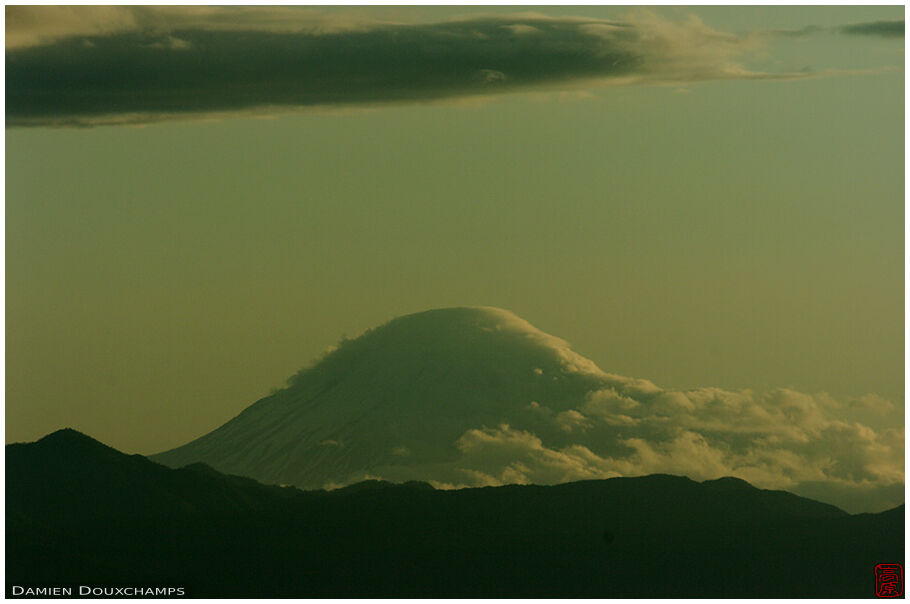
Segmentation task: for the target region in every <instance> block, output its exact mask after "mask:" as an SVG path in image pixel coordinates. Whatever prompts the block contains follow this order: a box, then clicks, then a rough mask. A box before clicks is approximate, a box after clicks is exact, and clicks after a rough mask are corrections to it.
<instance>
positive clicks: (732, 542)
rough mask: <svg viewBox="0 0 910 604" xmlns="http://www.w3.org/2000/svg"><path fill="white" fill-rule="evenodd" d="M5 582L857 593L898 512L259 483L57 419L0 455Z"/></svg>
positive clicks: (684, 486)
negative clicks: (138, 450) (126, 447)
mask: <svg viewBox="0 0 910 604" xmlns="http://www.w3.org/2000/svg"><path fill="white" fill-rule="evenodd" d="M6 476H7V478H6V480H7V484H6V487H7V489H6V493H7V501H6V523H7V524H6V530H7V532H6V561H7V562H6V565H7V567H6V580H7V595H8V596H9V595H12V591H11V590H12V586H14V585H18V586H47V585H55V586H66V585H73V586H75V585H105V586H136V585H149V586H171V587H182V588H183V589H184V590H185V594H186V596H188V597H303V598H313V597H871V596H872V595H873V593H874V591H873V590H874V579H873V568H874V566H875V564H877V563H880V562H892V563H893V562H898V563H903V555H904V549H903V548H904V545H903V543H904V541H903V535H904V509H903V506H900V507H899V508H895V509H893V510H890V511H887V512H882V513H879V514H860V515H849V514H847V513H845V512H843V511H841V510H839V509H837V508H835V507H833V506H831V505H827V504H823V503H819V502H816V501H812V500H808V499H805V498H802V497H798V496H796V495H793V494H790V493H786V492H781V491H767V490H761V489H757V488H755V487H753V486H751V485H749V484H748V483H746V482H744V481H742V480H739V479H735V478H723V479H719V480H711V481H704V482H700V483H699V482H695V481H692V480H689V479H687V478H683V477H677V476H668V475H653V476H645V477H639V478H613V479H607V480H595V481H582V482H574V483H568V484H561V485H554V486H540V485H511V486H502V487H487V488H473V489H461V490H436V489H434V488H432V487H431V486H430V485H427V484H425V483H408V484H402V485H395V484H391V483H387V482H382V481H368V482H363V483H359V484H356V485H352V486H350V487H347V488H343V489H337V490H335V491H301V490H298V489H296V488H292V487H277V486H266V485H263V484H260V483H258V482H256V481H254V480H251V479H248V478H240V477H236V476H228V475H224V474H221V473H219V472H217V471H215V470H213V469H212V468H210V467H208V466H205V465H202V464H194V465H192V466H189V467H186V468H182V469H170V468H167V467H165V466H162V465H159V464H156V463H154V462H151V461H149V460H148V459H146V458H144V457H142V456H138V455H124V454H122V453H119V452H118V451H116V450H114V449H111V448H110V447H107V446H105V445H103V444H101V443H99V442H97V441H95V440H93V439H91V438H89V437H88V436H85V435H83V434H80V433H78V432H75V431H73V430H62V431H59V432H56V433H53V434H51V435H48V436H47V437H45V438H43V439H41V440H40V441H37V442H34V443H26V444H13V445H7V447H6Z"/></svg>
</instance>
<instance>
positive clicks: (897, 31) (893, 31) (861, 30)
mask: <svg viewBox="0 0 910 604" xmlns="http://www.w3.org/2000/svg"><path fill="white" fill-rule="evenodd" d="M838 31H839V32H840V33H843V34H853V35H858V36H879V37H882V38H903V37H904V21H903V19H901V20H900V21H873V22H871V23H854V24H853V25H845V26H843V27H840V28H838Z"/></svg>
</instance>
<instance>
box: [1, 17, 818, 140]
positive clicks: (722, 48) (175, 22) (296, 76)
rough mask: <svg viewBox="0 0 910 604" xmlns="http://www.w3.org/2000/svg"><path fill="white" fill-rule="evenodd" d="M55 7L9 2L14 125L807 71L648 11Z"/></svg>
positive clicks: (748, 43) (750, 44)
mask: <svg viewBox="0 0 910 604" xmlns="http://www.w3.org/2000/svg"><path fill="white" fill-rule="evenodd" d="M51 8H58V9H59V8H60V7H38V8H37V9H36V8H34V7H33V8H31V12H27V9H24V8H22V7H19V11H18V12H17V11H16V10H12V7H10V8H8V12H7V18H8V23H11V24H12V25H11V26H9V27H8V31H7V40H8V42H7V46H8V48H7V53H6V119H7V125H11V126H19V125H93V124H101V123H128V122H144V121H154V120H160V119H169V118H171V117H176V116H181V115H183V116H186V115H195V114H210V113H236V112H241V111H258V112H263V113H270V112H278V111H283V110H289V109H293V108H298V107H306V106H327V105H328V106H339V105H358V104H370V103H381V102H405V101H425V100H434V99H444V98H455V97H465V96H486V95H491V94H498V93H504V92H511V91H517V90H522V89H527V88H530V87H535V86H547V85H549V86H553V87H559V88H563V89H565V88H566V87H569V86H570V85H577V84H579V83H591V82H593V81H599V82H601V83H603V82H607V83H614V84H615V83H630V82H642V81H646V82H661V83H685V82H694V81H703V80H712V79H734V78H735V79H769V78H799V77H806V74H786V73H784V74H765V73H756V72H752V71H748V70H746V69H744V68H742V67H740V66H739V65H738V64H737V62H736V59H737V58H738V57H739V56H740V55H742V54H744V53H748V52H750V51H752V50H754V48H755V46H756V40H755V39H753V38H751V37H749V36H735V35H732V34H726V33H722V32H718V31H715V30H713V29H711V28H710V27H708V26H706V25H704V24H703V23H701V22H700V21H698V20H697V19H695V18H690V19H689V20H687V21H683V22H667V21H665V20H661V19H659V18H657V17H655V16H654V15H652V14H649V13H643V14H642V15H641V16H639V17H638V18H633V19H631V20H628V21H625V22H615V21H604V20H596V19H577V18H558V19H557V18H549V17H541V16H528V15H525V16H522V17H515V18H511V17H495V18H493V17H485V18H478V19H473V20H464V21H452V22H445V23H433V24H408V25H404V24H376V23H371V24H368V25H363V24H358V25H357V26H351V25H347V26H335V27H327V26H326V24H325V22H322V23H320V24H319V26H318V27H312V26H311V27H304V26H303V25H301V26H300V27H298V28H296V29H294V28H289V27H288V26H286V25H285V26H284V27H277V26H275V25H274V23H272V22H268V21H267V20H266V21H263V18H262V15H259V13H256V14H255V15H253V14H252V13H245V12H243V11H236V12H231V9H217V11H215V12H211V11H212V10H214V9H207V10H208V13H206V14H205V15H202V16H201V17H200V16H199V15H198V14H196V13H193V18H192V19H189V18H187V14H189V13H178V12H176V9H173V7H171V9H169V10H170V12H162V11H166V9H165V8H164V7H162V8H161V10H160V11H158V13H156V12H155V11H152V9H148V10H146V11H145V12H139V11H138V8H137V9H135V10H129V9H127V8H126V7H108V8H109V9H112V10H113V9H114V8H119V9H123V11H126V12H111V11H107V12H105V13H97V15H98V17H97V19H96V20H95V21H92V19H91V18H89V17H91V15H93V14H95V13H87V12H85V11H88V10H90V9H86V8H85V7H70V9H69V10H68V12H66V13H59V12H58V13H54V15H55V18H56V20H52V19H49V18H48V19H46V21H45V22H46V23H48V25H47V26H44V30H46V31H43V30H42V29H41V28H42V19H41V18H39V17H42V16H44V15H45V14H48V15H49V14H50V13H47V11H48V10H50V9H51ZM77 9H81V10H77ZM11 10H12V12H11ZM285 10H287V9H285ZM36 11H37V12H36ZM40 11H44V12H40ZM149 11H152V12H149ZM159 13H160V14H159ZM171 13H173V14H171ZM197 13H198V11H197ZM209 13H211V14H209ZM61 14H62V15H63V17H65V18H60V15H61ZM162 14H165V15H169V16H170V21H168V22H167V23H166V24H164V25H162V23H161V22H157V21H153V20H151V19H150V17H149V15H152V16H156V15H157V16H158V17H160V16H161V15H162ZM263 14H265V13H263ZM293 14H300V15H304V14H305V13H303V12H301V13H293ZM86 15H88V17H87V16H86ZM175 15H176V17H179V18H176V17H175ZM245 15H246V16H247V17H246V18H249V15H253V16H257V18H258V19H259V20H258V21H257V20H254V19H249V20H247V21H244V18H245V17H244V16H245ZM102 17H103V18H102ZM140 17H141V18H140ZM232 17H236V18H232ZM51 25H53V27H51ZM10 28H12V31H11V30H10ZM10 40H13V42H10Z"/></svg>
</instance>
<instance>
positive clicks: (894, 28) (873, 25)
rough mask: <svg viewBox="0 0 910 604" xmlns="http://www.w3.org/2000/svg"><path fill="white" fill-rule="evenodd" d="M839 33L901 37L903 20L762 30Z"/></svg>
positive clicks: (789, 35)
mask: <svg viewBox="0 0 910 604" xmlns="http://www.w3.org/2000/svg"><path fill="white" fill-rule="evenodd" d="M828 32H834V33H841V34H849V35H857V36H879V37H882V38H903V37H904V20H903V19H900V20H895V21H871V22H867V23H852V24H850V25H841V26H838V27H819V26H817V25H807V26H806V27H802V28H800V29H775V30H770V31H766V32H764V34H763V35H767V36H780V37H785V38H802V37H805V36H812V35H815V34H820V33H828Z"/></svg>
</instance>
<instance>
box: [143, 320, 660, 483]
mask: <svg viewBox="0 0 910 604" xmlns="http://www.w3.org/2000/svg"><path fill="white" fill-rule="evenodd" d="M288 383H289V385H288V386H287V387H286V388H284V389H283V390H280V391H278V392H275V393H274V394H272V395H271V396H268V397H266V398H263V399H261V400H260V401H258V402H256V403H254V404H253V405H251V406H250V407H248V408H247V409H246V410H244V411H243V412H242V413H240V415H238V416H237V417H235V418H234V419H232V420H230V421H229V422H227V423H226V424H224V425H223V426H221V427H220V428H218V429H216V430H214V431H213V432H211V433H209V434H206V435H205V436H202V437H201V438H199V439H197V440H194V441H192V442H190V443H188V444H186V445H183V446H181V447H178V448H176V449H172V450H170V451H166V452H164V453H160V454H158V455H155V456H152V457H151V459H153V460H154V461H157V462H159V463H163V464H165V465H169V466H172V467H180V466H184V465H187V464H190V463H195V462H204V463H206V464H209V465H211V466H212V467H214V468H217V469H218V470H220V471H223V472H227V473H231V474H238V475H244V476H250V477H253V478H256V479H257V480H260V481H263V482H266V483H272V484H292V485H294V486H297V487H301V488H323V487H327V486H329V487H331V486H340V485H344V484H349V483H352V482H356V481H359V480H363V479H367V478H383V479H386V480H393V481H406V480H428V481H432V482H434V483H437V484H474V485H476V484H482V483H483V480H482V478H478V476H477V473H476V472H473V471H472V470H470V469H465V468H463V467H461V466H462V465H463V464H462V463H461V462H463V461H464V457H465V449H466V446H465V441H464V437H465V435H466V434H470V431H472V430H477V429H482V428H483V427H494V426H509V425H511V426H521V427H524V428H529V427H533V428H534V433H535V434H538V435H547V436H550V437H551V438H550V441H551V442H552V440H553V439H554V438H555V439H559V438H560V437H561V436H562V435H563V433H564V432H565V431H564V430H561V429H560V428H559V427H558V426H557V424H555V423H554V422H553V421H552V418H553V417H558V416H559V414H560V413H563V414H568V415H566V416H565V417H564V419H565V420H567V421H571V419H572V409H574V408H575V407H577V406H578V405H579V404H580V403H581V402H583V401H584V400H585V397H586V395H587V394H588V393H590V392H592V391H597V390H600V389H604V388H614V389H616V388H618V389H620V390H623V389H630V388H631V389H636V388H638V389H641V388H644V389H648V388H649V387H650V388H654V387H653V385H650V383H648V382H644V381H643V380H631V379H629V378H622V377H619V376H612V375H609V374H606V373H604V372H603V371H601V370H600V369H599V368H598V367H597V366H596V365H595V364H594V363H593V362H592V361H590V360H588V359H586V358H584V357H582V356H580V355H578V354H576V353H574V352H573V351H572V350H571V349H570V348H569V346H568V344H567V343H566V342H565V341H563V340H561V339H559V338H556V337H553V336H550V335H548V334H546V333H543V332H542V331H540V330H538V329H536V328H535V327H533V326H532V325H531V324H529V323H528V322H526V321H524V320H523V319H521V318H519V317H517V316H515V315H514V314H512V313H510V312H508V311H506V310H501V309H497V308H490V307H467V308H448V309H438V310H430V311H426V312H421V313H417V314H412V315H407V316H404V317H400V318H397V319H394V320H392V321H391V322H389V323H387V324H385V325H382V326H380V327H377V328H375V329H372V330H369V331H367V332H366V333H365V334H363V335H361V336H360V337H358V338H356V339H351V340H345V341H343V342H342V343H341V344H340V345H339V346H338V347H337V348H335V349H334V350H332V351H331V352H329V353H328V354H327V355H326V356H325V357H324V358H323V359H322V360H321V361H319V362H318V363H316V364H315V365H313V366H312V367H310V368H307V369H304V370H302V371H300V372H299V373H298V374H297V375H295V376H294V377H293V378H291V379H290V380H289V382H288ZM544 415H548V416H549V418H544V417H543V416H544ZM544 420H546V421H544ZM559 481H560V480H559V477H555V479H554V480H550V481H549V482H559Z"/></svg>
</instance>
